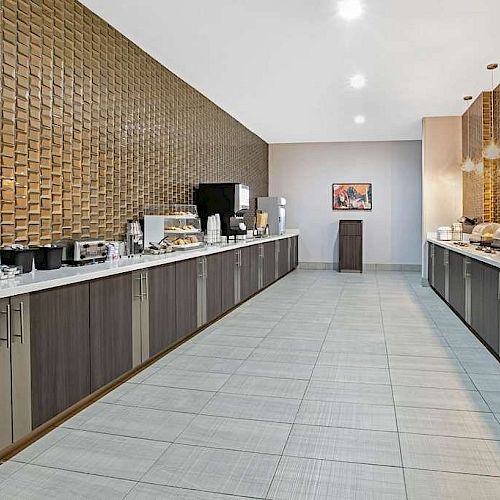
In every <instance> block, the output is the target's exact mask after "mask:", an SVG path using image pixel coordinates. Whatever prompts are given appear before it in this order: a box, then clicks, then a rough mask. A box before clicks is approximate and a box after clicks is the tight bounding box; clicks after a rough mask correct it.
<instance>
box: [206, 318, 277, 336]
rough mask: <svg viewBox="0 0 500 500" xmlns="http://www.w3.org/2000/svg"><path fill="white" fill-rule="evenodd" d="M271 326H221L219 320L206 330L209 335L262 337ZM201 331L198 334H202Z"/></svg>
mask: <svg viewBox="0 0 500 500" xmlns="http://www.w3.org/2000/svg"><path fill="white" fill-rule="evenodd" d="M270 331H271V328H255V327H254V326H251V325H249V326H223V325H221V324H220V323H219V322H217V323H215V325H213V329H210V330H208V331H207V333H208V332H210V335H230V336H231V337H234V336H241V337H256V338H259V339H260V338H264V337H265V336H266V335H267V334H268V333H269V332H270ZM203 333H204V332H202V333H201V334H200V335H203Z"/></svg>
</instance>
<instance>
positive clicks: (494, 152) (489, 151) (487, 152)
mask: <svg viewBox="0 0 500 500" xmlns="http://www.w3.org/2000/svg"><path fill="white" fill-rule="evenodd" d="M497 68H498V64H488V66H486V69H487V70H488V71H491V99H490V100H491V140H490V142H489V143H488V144H487V145H486V147H485V148H484V150H483V156H484V157H485V158H486V159H487V160H498V159H499V158H500V145H499V144H498V143H497V142H496V140H495V121H494V116H493V115H494V113H495V79H494V77H495V70H496V69H497Z"/></svg>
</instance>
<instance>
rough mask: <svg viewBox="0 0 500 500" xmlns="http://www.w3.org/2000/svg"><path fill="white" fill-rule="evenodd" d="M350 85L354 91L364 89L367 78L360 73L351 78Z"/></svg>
mask: <svg viewBox="0 0 500 500" xmlns="http://www.w3.org/2000/svg"><path fill="white" fill-rule="evenodd" d="M349 83H350V84H351V87H352V88H353V89H362V88H363V87H364V86H365V85H366V78H365V77H364V76H363V75H361V74H359V73H358V74H357V75H353V76H351V78H349Z"/></svg>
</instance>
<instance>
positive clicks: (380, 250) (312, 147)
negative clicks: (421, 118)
mask: <svg viewBox="0 0 500 500" xmlns="http://www.w3.org/2000/svg"><path fill="white" fill-rule="evenodd" d="M421 153H422V147H421V141H400V142H348V143H308V144H272V145H270V148H269V191H270V196H284V197H285V198H286V199H287V219H288V220H287V227H289V228H298V229H299V230H300V245H299V252H300V253H299V260H300V262H307V263H332V262H337V260H338V242H337V233H338V222H339V219H363V220H364V223H363V224H364V261H365V263H366V264H396V265H399V264H412V265H420V263H421V230H422V224H421V212H422V184H421V181H422V179H421V163H422V162H421ZM334 182H371V183H372V184H373V210H372V211H371V212H361V211H346V212H341V211H333V210H332V192H331V191H332V184H333V183H334Z"/></svg>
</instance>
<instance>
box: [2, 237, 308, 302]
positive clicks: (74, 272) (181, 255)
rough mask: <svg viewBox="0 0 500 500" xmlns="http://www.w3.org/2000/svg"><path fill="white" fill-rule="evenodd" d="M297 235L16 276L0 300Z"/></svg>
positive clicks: (7, 283) (7, 282) (4, 283)
mask: <svg viewBox="0 0 500 500" xmlns="http://www.w3.org/2000/svg"><path fill="white" fill-rule="evenodd" d="M298 234H299V233H298V231H287V233H286V234H284V235H282V236H268V237H266V238H255V239H252V240H246V241H245V242H238V243H228V244H224V245H216V246H215V245H214V246H206V247H204V248H203V249H200V250H189V251H176V252H171V253H168V254H163V255H141V256H135V257H131V258H127V257H123V258H121V259H119V260H117V261H112V262H104V263H97V264H88V265H84V266H68V267H66V266H65V267H61V268H60V269H56V270H52V271H38V270H34V271H33V272H31V273H27V274H22V275H19V276H16V278H14V279H8V280H2V281H0V299H1V298H4V297H12V296H14V295H20V294H23V293H31V292H36V291H39V290H45V289H48V288H54V287H58V286H65V285H70V284H73V283H79V282H81V281H87V280H94V279H98V278H105V277H107V276H113V275H115V274H120V273H127V272H132V271H138V270H141V269H147V268H150V267H155V266H159V265H163V264H168V263H171V262H179V261H183V260H188V259H196V258H197V257H201V256H206V255H212V254H215V253H219V252H226V251H229V250H236V249H238V248H244V247H249V246H252V245H258V244H261V243H266V242H270V241H277V240H282V239H287V238H290V237H292V236H298Z"/></svg>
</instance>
